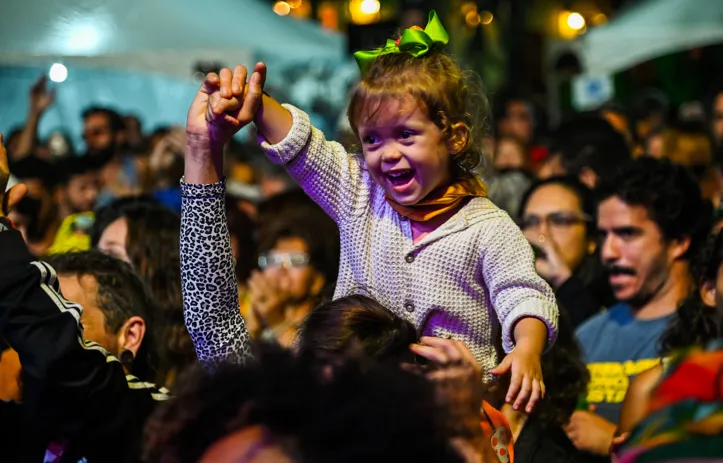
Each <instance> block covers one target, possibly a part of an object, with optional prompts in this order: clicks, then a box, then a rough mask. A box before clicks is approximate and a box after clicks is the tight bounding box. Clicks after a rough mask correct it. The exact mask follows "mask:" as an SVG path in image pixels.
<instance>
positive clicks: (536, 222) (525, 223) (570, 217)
mask: <svg viewBox="0 0 723 463" xmlns="http://www.w3.org/2000/svg"><path fill="white" fill-rule="evenodd" d="M591 221H592V217H590V216H589V215H586V214H575V213H570V212H553V213H551V214H548V215H546V216H544V217H540V216H537V215H528V216H526V217H523V218H522V221H521V222H520V228H521V229H523V230H530V229H535V228H539V227H540V225H542V223H543V222H546V223H547V224H548V225H549V226H550V227H553V228H569V227H571V226H573V225H577V224H580V223H588V222H591Z"/></svg>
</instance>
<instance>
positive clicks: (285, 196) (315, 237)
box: [258, 190, 339, 289]
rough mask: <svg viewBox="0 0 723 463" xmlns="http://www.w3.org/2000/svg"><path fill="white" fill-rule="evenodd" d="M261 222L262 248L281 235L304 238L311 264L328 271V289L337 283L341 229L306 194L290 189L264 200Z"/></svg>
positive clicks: (268, 248)
mask: <svg viewBox="0 0 723 463" xmlns="http://www.w3.org/2000/svg"><path fill="white" fill-rule="evenodd" d="M271 211H273V212H271ZM258 222H259V251H260V252H268V251H269V250H271V249H272V248H273V247H274V246H275V245H276V243H278V241H279V240H281V239H284V238H291V237H295V238H300V239H302V240H303V241H304V242H305V243H306V245H307V246H308V248H309V256H310V264H311V266H312V267H314V268H315V269H316V270H318V271H319V272H321V274H323V275H324V277H325V279H326V282H327V285H329V288H327V289H331V288H333V287H334V285H335V284H336V278H337V274H338V272H339V229H338V227H337V225H336V223H335V222H334V220H333V219H331V218H330V217H329V216H328V215H327V214H326V213H325V212H324V211H323V210H322V209H321V208H320V207H319V206H318V205H317V204H316V203H314V202H313V201H312V200H311V199H310V198H309V197H308V196H306V194H304V193H302V192H301V191H300V190H294V191H289V192H286V193H281V194H280V195H277V196H275V197H273V198H271V199H269V200H268V201H266V202H265V203H262V205H261V206H260V207H259V216H258Z"/></svg>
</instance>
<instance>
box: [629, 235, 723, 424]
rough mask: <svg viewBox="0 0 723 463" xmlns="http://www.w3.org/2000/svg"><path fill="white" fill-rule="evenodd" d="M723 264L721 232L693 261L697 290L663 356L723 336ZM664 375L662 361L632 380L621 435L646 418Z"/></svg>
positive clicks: (674, 323) (672, 328)
mask: <svg viewBox="0 0 723 463" xmlns="http://www.w3.org/2000/svg"><path fill="white" fill-rule="evenodd" d="M722 264H723V233H719V234H717V235H712V236H710V237H709V239H708V241H707V242H706V245H705V246H704V247H703V248H701V250H700V252H699V253H698V254H697V255H696V256H695V258H694V259H693V260H692V262H691V273H692V274H693V278H694V281H695V282H696V286H697V288H696V289H697V290H695V291H691V294H690V296H689V297H688V298H687V299H686V300H685V301H684V302H683V304H681V306H680V307H679V308H678V310H677V312H676V314H675V317H674V318H673V319H672V320H671V322H670V325H669V326H668V329H667V330H666V331H665V333H663V335H662V337H661V338H660V347H659V349H660V354H661V355H662V356H669V355H670V354H671V353H672V352H674V351H676V350H679V349H683V348H686V347H692V346H699V347H705V346H706V345H707V344H708V343H709V342H710V341H712V340H714V339H717V338H718V337H719V336H721V334H723V330H722V329H721V322H722V321H723V279H722V278H721V277H723V272H722V270H723V267H721V265H722ZM718 285H721V286H720V287H719V286H718ZM664 373H665V364H664V362H662V363H660V364H658V365H656V366H654V367H653V368H651V369H649V370H646V371H644V372H642V373H640V374H639V375H638V376H637V377H636V378H635V379H633V380H632V382H631V383H630V387H629V388H628V392H627V394H626V395H625V401H624V402H623V408H622V412H621V414H620V422H619V427H618V434H622V433H626V432H629V431H631V430H632V429H633V428H634V427H635V425H636V424H637V423H638V422H640V420H641V419H643V418H644V417H645V414H646V413H647V408H648V400H649V397H650V394H651V392H652V391H653V388H654V387H655V386H656V385H657V384H658V381H660V379H661V378H662V376H663V374H664Z"/></svg>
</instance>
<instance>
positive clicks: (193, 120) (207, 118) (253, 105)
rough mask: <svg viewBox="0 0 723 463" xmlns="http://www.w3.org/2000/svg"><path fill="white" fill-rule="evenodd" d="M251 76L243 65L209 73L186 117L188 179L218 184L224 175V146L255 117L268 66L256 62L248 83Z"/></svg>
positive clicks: (186, 171)
mask: <svg viewBox="0 0 723 463" xmlns="http://www.w3.org/2000/svg"><path fill="white" fill-rule="evenodd" d="M247 76H248V71H247V70H246V68H245V67H243V66H236V68H235V69H234V70H233V71H231V70H230V69H227V68H224V69H221V71H220V72H219V73H218V74H216V73H215V72H211V73H209V74H208V75H206V79H205V80H204V81H203V84H201V88H200V89H199V90H198V93H197V94H196V97H195V98H194V99H193V102H192V103H191V107H190V109H189V110H188V117H187V119H186V169H185V180H186V182H188V183H215V182H217V181H219V180H220V179H221V177H222V176H223V146H224V145H225V144H226V142H228V141H229V140H230V139H231V138H232V137H233V136H234V135H235V134H236V132H238V131H239V130H241V129H242V128H243V127H245V126H246V125H248V124H249V123H250V122H252V121H253V120H254V117H255V116H256V111H257V110H258V109H259V105H260V104H261V99H262V96H263V86H264V82H265V81H266V66H265V65H264V64H263V63H258V64H256V67H255V68H254V72H253V74H252V75H251V79H250V80H249V82H248V83H247V82H246V79H247Z"/></svg>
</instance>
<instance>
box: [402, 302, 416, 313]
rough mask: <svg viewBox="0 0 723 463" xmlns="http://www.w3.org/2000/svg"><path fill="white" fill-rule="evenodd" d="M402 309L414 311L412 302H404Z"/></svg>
mask: <svg viewBox="0 0 723 463" xmlns="http://www.w3.org/2000/svg"><path fill="white" fill-rule="evenodd" d="M404 310H406V311H407V312H409V313H412V312H414V304H412V303H411V302H407V303H406V304H404Z"/></svg>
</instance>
